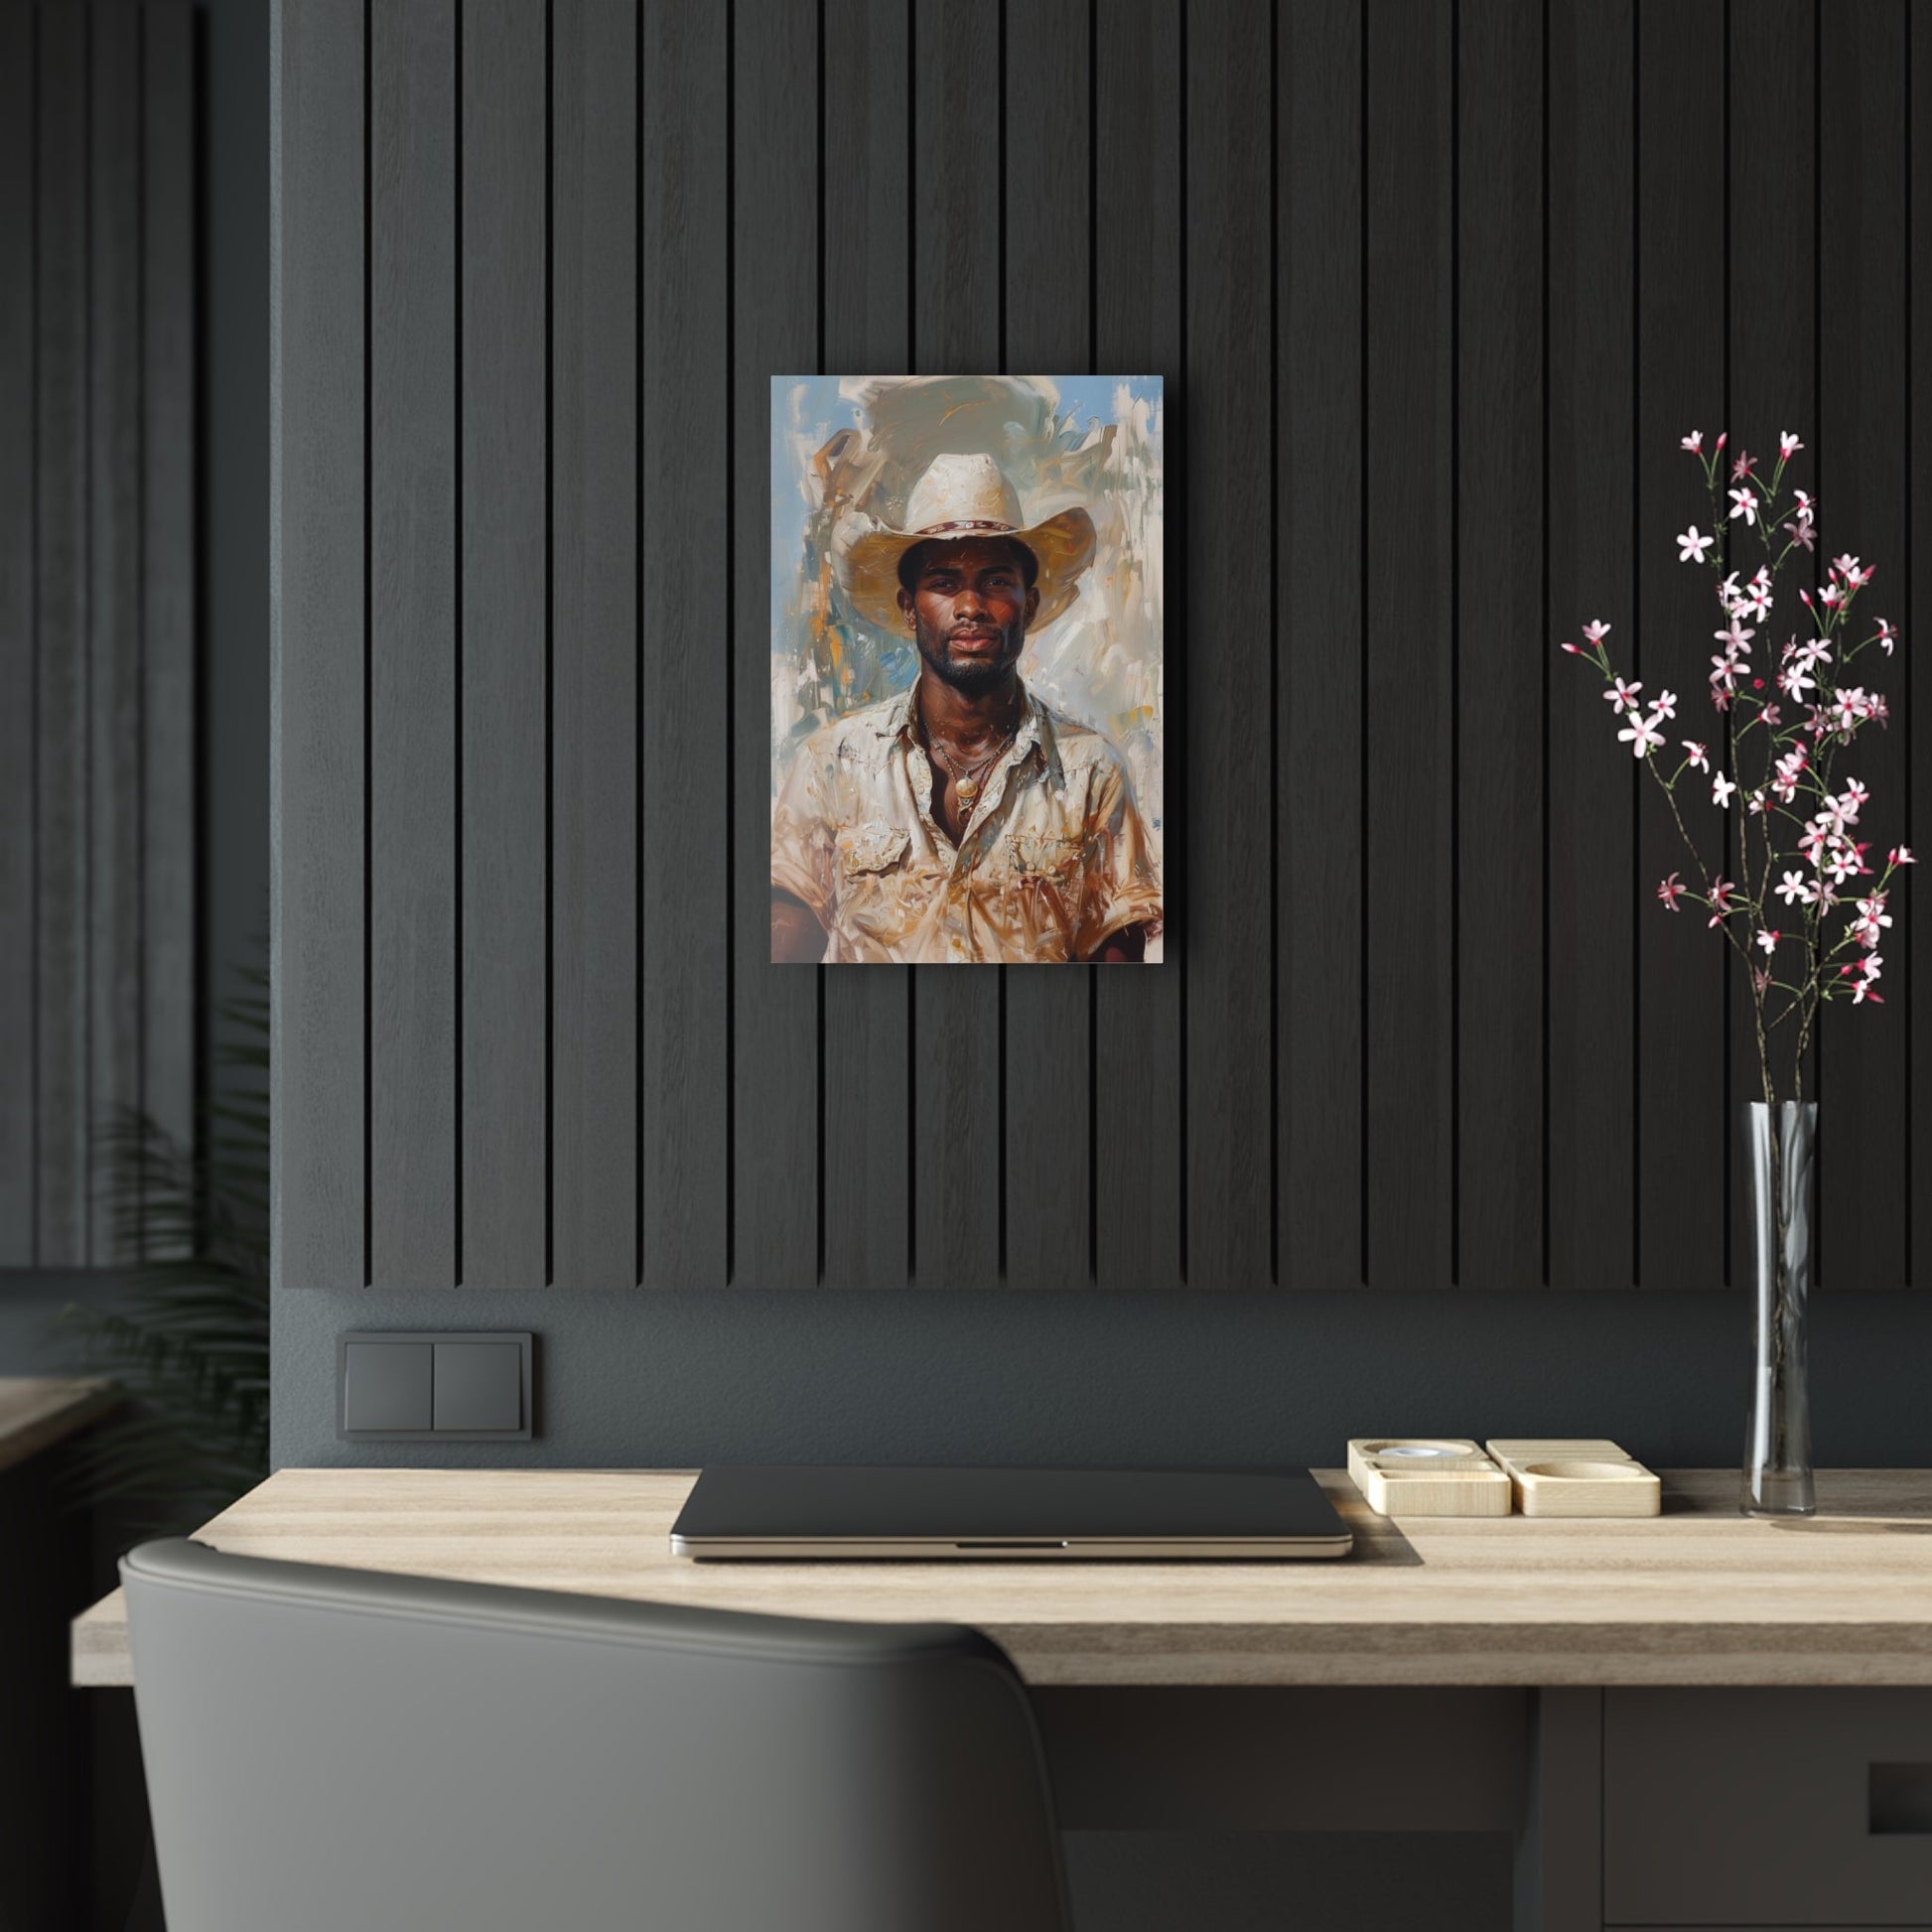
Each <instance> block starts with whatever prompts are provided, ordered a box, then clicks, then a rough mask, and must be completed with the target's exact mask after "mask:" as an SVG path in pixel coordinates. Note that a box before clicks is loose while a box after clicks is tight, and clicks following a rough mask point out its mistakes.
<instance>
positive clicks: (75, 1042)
mask: <svg viewBox="0 0 1932 1932" xmlns="http://www.w3.org/2000/svg"><path fill="white" fill-rule="evenodd" d="M38 20H39V27H40V97H39V105H40V122H39V126H40V152H39V169H40V174H39V182H40V197H39V210H38V212H39V223H40V225H39V230H38V234H37V237H36V251H35V282H36V293H37V296H38V298H39V300H38V308H39V325H40V349H39V376H40V380H39V396H38V413H37V419H36V424H35V449H36V454H37V458H38V465H39V473H40V475H39V487H38V491H37V496H36V527H37V531H38V536H39V541H38V544H37V546H36V556H35V590H36V621H37V624H38V630H39V639H38V645H37V649H36V665H35V703H36V710H37V713H38V732H37V737H38V744H37V748H36V761H35V771H36V786H35V832H36V846H37V864H36V870H35V881H36V890H35V908H34V914H35V927H36V931H35V976H36V982H37V995H36V1000H35V1009H36V1011H35V1039H36V1054H35V1063H34V1082H35V1111H36V1117H37V1119H38V1122H39V1129H40V1133H39V1149H40V1152H39V1159H38V1162H37V1164H36V1165H37V1168H38V1171H39V1183H40V1184H39V1201H38V1223H37V1234H36V1244H35V1245H36V1249H37V1255H36V1259H37V1260H39V1261H40V1262H41V1263H42V1264H43V1265H45V1266H53V1267H78V1266H82V1265H84V1264H85V1262H86V1260H87V1258H88V1248H89V1239H88V1237H89V1233H90V1229H89V1227H88V1216H87V1195H88V1187H87V1158H86V1120H87V1108H88V1102H89V1099H90V1097H91V1096H90V1093H89V1085H88V1079H87V993H88V987H89V977H90V976H89V970H88V958H87V917H88V911H89V885H88V865H87V860H88V856H89V855H88V853H87V804H88V797H87V720H88V706H89V701H90V693H89V690H88V686H87V670H88V658H89V649H88V633H87V628H86V626H87V590H88V584H87V571H88V554H87V523H88V513H89V508H90V505H89V503H88V500H87V482H86V478H87V468H86V451H87V375H88V369H87V328H88V320H89V318H88V313H87V256H86V238H87V160H88V153H87V134H88V115H87V96H88V62H87V26H88V21H89V13H88V12H87V11H86V10H83V9H81V8H77V7H76V8H70V9H58V8H49V9H44V10H42V11H41V12H40V13H39V16H38Z"/></svg>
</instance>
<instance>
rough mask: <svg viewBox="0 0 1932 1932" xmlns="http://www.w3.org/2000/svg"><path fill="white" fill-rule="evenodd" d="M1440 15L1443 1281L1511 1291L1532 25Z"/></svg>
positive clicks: (1534, 654)
mask: <svg viewBox="0 0 1932 1932" xmlns="http://www.w3.org/2000/svg"><path fill="white" fill-rule="evenodd" d="M1457 20H1458V23H1459V31H1460V35H1461V45H1460V47H1459V48H1458V49H1457V54H1456V71H1457V76H1458V103H1457V105H1458V112H1457V129H1458V141H1459V146H1460V152H1459V153H1458V155H1457V157H1456V161H1457V184H1458V194H1459V197H1460V207H1459V210H1458V214H1457V225H1456V239H1457V247H1456V264H1455V279H1456V301H1457V324H1456V348H1457V354H1456V371H1455V379H1456V382H1457V384H1458V412H1457V419H1456V420H1457V424H1458V431H1457V437H1456V448H1457V465H1456V471H1455V475H1454V479H1453V487H1454V491H1455V500H1456V504H1457V514H1456V547H1457V566H1456V639H1457V644H1456V659H1455V671H1456V692H1457V709H1456V731H1457V755H1456V784H1455V787H1454V792H1453V801H1452V802H1453V808H1454V812H1455V826H1456V842H1457V857H1456V898H1457V914H1456V941H1457V947H1458V970H1457V974H1456V994H1457V1002H1456V1013H1455V1028H1456V1054H1457V1058H1456V1065H1457V1078H1456V1108H1457V1114H1456V1122H1455V1147H1456V1168H1455V1189H1456V1214H1457V1230H1458V1234H1457V1243H1456V1249H1457V1252H1456V1279H1457V1281H1458V1283H1459V1284H1460V1285H1461V1286H1462V1287H1465V1288H1522V1287H1526V1286H1529V1285H1532V1284H1535V1283H1539V1282H1541V1281H1542V1280H1543V1255H1544V1225H1543V1216H1544V1188H1543V1149H1544V1135H1545V1122H1544V1114H1543V1093H1544V1085H1543V1079H1544V1068H1543V1023H1544V1013H1543V998H1544V992H1543V989H1544V976H1543V930H1544V904H1543V826H1542V823H1541V818H1542V815H1541V813H1539V812H1535V811H1531V810H1526V809H1525V800H1526V797H1529V796H1534V795H1535V794H1536V793H1537V792H1538V791H1539V790H1540V789H1541V781H1542V778H1543V770H1542V764H1543V753H1544V733H1545V729H1546V726H1545V715H1544V697H1543V681H1544V678H1545V676H1546V675H1547V674H1548V672H1549V670H1550V668H1551V666H1550V663H1549V654H1550V647H1549V644H1548V642H1547V640H1546V638H1545V635H1544V627H1543V585H1542V562H1543V556H1544V547H1543V546H1544V529H1543V467H1542V466H1543V404H1544V396H1543V369H1544V345H1543V275H1544V263H1543V237H1544V195H1545V187H1544V166H1543V132H1544V123H1543V116H1544V97H1543V68H1544V47H1543V21H1542V18H1541V15H1540V11H1539V10H1538V9H1536V8H1531V7H1522V6H1518V5H1516V4H1514V0H1465V4H1464V5H1463V6H1462V7H1461V8H1460V10H1459V12H1458V14H1457ZM1564 668H1565V669H1566V670H1568V669H1571V668H1572V666H1571V665H1570V663H1569V661H1568V660H1567V659H1566V661H1565V664H1564ZM1571 695H1572V696H1573V697H1575V696H1580V694H1579V693H1577V692H1574V691H1573V692H1572V694H1571Z"/></svg>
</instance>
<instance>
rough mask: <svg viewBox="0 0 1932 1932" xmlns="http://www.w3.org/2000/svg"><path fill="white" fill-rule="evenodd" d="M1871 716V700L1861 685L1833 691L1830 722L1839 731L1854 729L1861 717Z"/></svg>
mask: <svg viewBox="0 0 1932 1932" xmlns="http://www.w3.org/2000/svg"><path fill="white" fill-rule="evenodd" d="M1870 716H1871V700H1870V699H1869V698H1867V697H1866V696H1865V694H1864V687H1863V685H1857V684H1855V685H1853V686H1852V688H1851V689H1850V690H1843V689H1841V690H1839V691H1836V692H1834V693H1833V696H1832V703H1831V717H1832V724H1833V725H1834V727H1835V728H1836V729H1838V730H1839V731H1844V732H1849V731H1856V730H1857V729H1858V726H1859V723H1860V721H1861V720H1862V719H1864V718H1868V717H1870Z"/></svg>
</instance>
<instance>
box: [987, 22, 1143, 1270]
mask: <svg viewBox="0 0 1932 1932" xmlns="http://www.w3.org/2000/svg"><path fill="white" fill-rule="evenodd" d="M1087 26H1088V10H1087V7H1086V5H1085V4H1084V0H1009V4H1008V8H1007V46H1006V64H1007V70H1006V135H1005V140H1006V174H1005V198H1006V199H1005V212H1004V220H1005V226H1006V238H1007V248H1006V254H1005V257H1004V259H1003V262H1002V273H1001V277H1000V281H1001V287H1002V290H1003V292H1004V296H1005V302H1006V316H1005V336H1006V356H1005V364H1004V366H1005V367H1007V368H1009V369H1014V370H1018V371H1021V372H1023V373H1026V372H1031V371H1035V370H1045V369H1065V370H1076V369H1083V368H1086V367H1087V357H1088V354H1089V351H1090V348H1091V343H1092V329H1091V318H1090V315H1089V302H1088V298H1089V292H1090V289H1091V276H1090V263H1089V262H1088V259H1087V237H1088V212H1089V206H1090V202H1091V198H1092V195H1093V192H1094V184H1093V182H1092V181H1091V179H1090V177H1089V170H1088V154H1089V134H1090V129H1089V127H1088V120H1087V115H1088V92H1089V90H1088V88H1087V87H1086V85H1085V84H1084V81H1085V76H1086V73H1087V66H1088V61H1089V58H1090V54H1091V50H1090V49H1089V48H1088V46H1087ZM1046 182H1050V183H1052V184H1053V192H1052V193H1050V194H1046V195H1040V194H1037V193H1035V185H1036V184H1039V183H1046ZM1009 264H1010V266H1009ZM1153 970H1155V971H1157V972H1166V971H1167V970H1168V969H1167V968H1165V967H1157V968H1154V969H1153ZM1000 974H1001V979H1002V981H1003V984H1004V990H1005V997H1006V1014H1007V1024H1006V1120H1005V1131H1004V1132H1003V1134H1002V1135H1001V1150H1000V1158H1001V1159H1002V1160H1003V1161H1004V1162H1005V1164H1006V1281H1007V1284H1008V1286H1010V1287H1013V1288H1041V1289H1068V1288H1085V1287H1088V1286H1090V1285H1091V1282H1092V1261H1091V1256H1090V1254H1089V1215H1088V1206H1089V1200H1090V1191H1089V1189H1090V1175H1089V1157H1090V1152H1091V1149H1092V1145H1093V1134H1092V1113H1091V1087H1090V1080H1089V1067H1088V1035H1089V1031H1090V1029H1089V1025H1088V1020H1089V1009H1090V1007H1091V1005H1092V1002H1093V1000H1094V999H1095V997H1096V992H1097V989H1096V988H1095V987H1094V985H1093V983H1092V976H1091V975H1090V974H1087V973H1077V972H1076V973H1056V972H1050V971H1046V970H1037V971H1036V970H1035V969H1034V968H1032V967H1015V968H1011V969H1009V968H1007V967H1004V966H1003V967H1002V968H1001V969H1000Z"/></svg>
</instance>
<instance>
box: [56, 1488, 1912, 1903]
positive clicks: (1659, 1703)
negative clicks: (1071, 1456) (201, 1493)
mask: <svg viewBox="0 0 1932 1932" xmlns="http://www.w3.org/2000/svg"><path fill="white" fill-rule="evenodd" d="M1317 1473H1318V1474H1319V1476H1320V1479H1321V1481H1322V1483H1323V1485H1324V1486H1325V1487H1326V1488H1327V1490H1328V1492H1329V1494H1330V1495H1331V1496H1333V1497H1334V1499H1335V1501H1336V1503H1337V1505H1338V1506H1339V1508H1340V1509H1341V1512H1342V1514H1343V1516H1344V1517H1345V1518H1346V1519H1347V1521H1348V1522H1349V1524H1350V1525H1351V1527H1353V1529H1354V1530H1355V1531H1356V1534H1357V1539H1358V1543H1357V1554H1356V1555H1355V1556H1354V1557H1353V1558H1350V1559H1346V1560H1343V1561H1339V1562H1308V1563H1286V1564H1132V1565H1129V1564H1085V1563H1012V1564H1005V1563H923V1564H796V1563H778V1564H693V1563H690V1562H687V1561H685V1560H682V1559H679V1558H674V1557H672V1556H671V1554H670V1549H669V1535H670V1525H671V1519H672V1518H673V1517H674V1516H675V1515H676V1513H677V1510H678V1506H679V1505H680V1503H681V1502H682V1501H683V1499H684V1496H685V1494H686V1492H687V1491H688V1489H689V1487H690V1485H691V1482H692V1480H693V1478H692V1476H691V1474H690V1473H688V1472H676V1471H669V1470H645V1471H629V1472H625V1471H615V1470H612V1471H544V1470H512V1471H502V1470H492V1471H459V1470H409V1469H285V1470H282V1471H281V1472H280V1473H279V1474H277V1475H274V1476H271V1477H270V1478H269V1479H268V1480H267V1481H266V1482H264V1483H262V1484H261V1485H260V1486H259V1487H258V1488H256V1489H254V1490H253V1491H251V1492H250V1493H249V1494H248V1495H247V1496H244V1497H243V1498H242V1499H241V1500H240V1501H239V1502H238V1503H236V1504H235V1505H234V1506H233V1507H232V1508H230V1509H228V1510H226V1511H224V1512H223V1513H222V1514H221V1515H220V1516H217V1517H216V1518H215V1519H214V1520H213V1521H212V1522H211V1523H209V1524H208V1525H207V1528H206V1529H205V1530H204V1531H203V1532H202V1535H203V1537H204V1538H205V1540H206V1541H207V1542H209V1543H211V1544H213V1545H214V1546H215V1547H216V1548H218V1549H222V1550H229V1551H234V1552H237V1553H240V1554H244V1555H253V1556H265V1557H279V1558H283V1559H288V1560H293V1561H299V1562H308V1563H334V1564H345V1565H349V1566H356V1567H361V1568H366V1569H375V1570H392V1571H402V1572H408V1573H414V1574H417V1575H421V1576H430V1577H449V1578H456V1579H461V1580H466V1581H472V1582H479V1583H494V1584H518V1585H531V1586H536V1587H544V1588H551V1589H565V1590H586V1591H590V1592H592V1593H594V1594H600V1595H611V1596H634V1597H643V1598H654V1599H658V1600H662V1601H672V1602H687V1603H702V1604H711V1605H717V1606H720V1607H724V1608H730V1609H748V1610H771V1611H782V1612H789V1613H793V1614H803V1615H824V1616H842V1617H864V1618H941V1619H949V1620H956V1621H960V1622H964V1623H970V1624H974V1625H977V1626H978V1627H979V1628H981V1629H983V1630H985V1631H987V1632H988V1633H989V1634H990V1635H992V1636H993V1637H995V1638H996V1639H997V1640H998V1641H999V1642H1000V1643H1001V1644H1002V1645H1003V1646H1004V1647H1005V1648H1006V1650H1007V1651H1008V1653H1009V1654H1010V1655H1011V1656H1012V1657H1013V1659H1014V1661H1015V1663H1016V1664H1018V1666H1019V1667H1020V1669H1021V1671H1022V1672H1023V1673H1024V1674H1025V1676H1026V1677H1027V1679H1028V1681H1029V1682H1030V1683H1031V1684H1032V1685H1033V1686H1035V1707H1036V1709H1037V1711H1038V1713H1039V1718H1040V1725H1041V1731H1042V1735H1043V1737H1044V1740H1045V1745H1046V1750H1047V1755H1048V1759H1049V1762H1050V1765H1051V1770H1052V1778H1053V1786H1054V1797H1055V1804H1056V1807H1057V1809H1058V1813H1059V1817H1060V1820H1061V1823H1062V1824H1063V1825H1064V1826H1065V1827H1066V1828H1067V1829H1069V1830H1075V1831H1077V1830H1082V1829H1088V1830H1135V1829H1148V1830H1160V1829H1170V1830H1174V1829H1177V1830H1187V1829H1196V1830H1199V1829H1213V1830H1223V1831H1225V1830H1229V1829H1235V1830H1240V1829H1246V1830H1275V1831H1302V1832H1308V1831H1371V1832H1376V1831H1379V1832H1387V1831H1433V1832H1500V1833H1508V1834H1511V1835H1513V1837H1514V1841H1515V1848H1516V1849H1515V1885H1516V1890H1515V1906H1514V1911H1515V1926H1516V1932H1605V1928H1606V1927H1620V1926H1627V1925H1639V1924H1640V1925H1646V1926H1676V1927H1692V1926H1701V1927H1719V1926H1724V1927H1730V1928H1749V1927H1763V1926H1769V1925H1774V1924H1775V1925H1778V1926H1805V1925H1808V1926H1811V1927H1814V1928H1816V1932H1825V1928H1827V1927H1842V1926H1845V1925H1867V1926H1871V1925H1890V1926H1893V1927H1903V1926H1918V1927H1923V1928H1925V1929H1926V1932H1932V1816H1928V1817H1927V1818H1925V1819H1924V1820H1922V1821H1921V1820H1919V1819H1918V1817H1917V1814H1916V1812H1915V1811H1914V1810H1913V1809H1912V1808H1913V1807H1915V1806H1918V1805H1920V1804H1922V1803H1923V1798H1922V1795H1920V1793H1919V1785H1918V1783H1917V1782H1915V1780H1917V1779H1918V1776H1919V1773H1920V1772H1922V1771H1924V1772H1932V1690H1928V1689H1917V1690H1914V1689H1892V1688H1878V1687H1894V1686H1932V1474H1928V1473H1924V1472H1910V1471H1888V1470H1871V1471H1850V1470H1842V1471H1832V1472H1827V1473H1825V1474H1822V1475H1821V1476H1820V1477H1819V1482H1818V1490H1819V1502H1820V1508H1821V1512H1822V1513H1821V1514H1820V1515H1819V1516H1818V1517H1816V1518H1814V1519H1812V1520H1811V1521H1808V1522H1784V1523H1775V1522H1754V1521H1749V1520H1747V1519H1745V1518H1742V1517H1740V1516H1738V1514H1737V1513H1736V1490H1737V1477H1736V1474H1735V1472H1734V1471H1732V1470H1728V1469H1725V1470H1693V1471H1678V1472H1670V1471H1667V1472H1665V1475H1664V1513H1663V1515H1662V1516H1660V1517H1657V1518H1654V1519H1650V1520H1644V1521H1632V1522H1569V1523H1566V1522H1560V1521H1554V1522H1553V1521H1550V1520H1547V1519H1544V1520H1530V1519H1525V1518H1506V1519H1502V1520H1493V1519H1490V1520H1464V1521H1455V1520H1449V1519H1441V1520H1437V1521H1434V1522H1429V1523H1417V1524H1415V1525H1412V1526H1411V1527H1410V1528H1409V1529H1408V1530H1407V1531H1404V1530H1402V1529H1398V1528H1397V1527H1396V1526H1394V1525H1393V1524H1390V1523H1387V1522H1385V1521H1383V1520H1382V1519H1381V1518H1379V1517H1376V1516H1374V1515H1372V1514H1371V1513H1370V1512H1369V1511H1368V1510H1367V1509H1366V1508H1365V1507H1364V1505H1363V1504H1362V1503H1361V1501H1360V1499H1359V1498H1358V1497H1357V1496H1356V1494H1355V1491H1354V1489H1353V1487H1352V1485H1351V1484H1350V1483H1349V1481H1348V1479H1347V1476H1346V1475H1345V1474H1344V1473H1343V1472H1341V1471H1338V1470H1322V1471H1318V1472H1317ZM72 1670H73V1678H74V1682H75V1683H77V1684H126V1683H128V1682H129V1681H130V1675H129V1664H128V1652H127V1627H126V1620H125V1615H124V1610H123V1605H122V1602H121V1598H120V1596H119V1594H118V1592H117V1593H116V1594H114V1595H112V1596H109V1597H106V1598H105V1599H103V1600H102V1601H101V1602H99V1603H97V1604H95V1605H94V1607H93V1608H92V1609H90V1610H88V1611H87V1612H86V1613H85V1614H84V1615H82V1616H80V1617H78V1618H77V1619H76V1620H75V1622H74V1625H73V1642H72ZM1665 1686H1668V1687H1681V1688H1671V1689H1658V1688H1653V1687H1665ZM1756 1686H1765V1687H1789V1688H1775V1689H1751V1688H1742V1687H1756ZM1796 1687H1812V1688H1803V1689H1801V1688H1796ZM1817 1687H1832V1688H1817ZM1873 1766H1881V1767H1883V1768H1884V1769H1885V1770H1886V1771H1888V1772H1896V1773H1898V1774H1899V1777H1898V1780H1894V1782H1895V1783H1896V1784H1897V1787H1898V1790H1899V1791H1900V1792H1902V1794H1903V1795H1902V1797H1895V1798H1894V1799H1893V1800H1890V1801H1888V1802H1893V1803H1894V1804H1902V1805H1903V1806H1904V1807H1905V1810H1906V1812H1907V1814H1908V1815H1906V1816H1905V1817H1904V1820H1903V1829H1902V1830H1901V1829H1900V1825H1899V1822H1898V1821H1897V1820H1896V1819H1893V1820H1891V1821H1890V1822H1888V1823H1881V1822H1879V1819H1878V1813H1877V1804H1878V1787H1877V1785H1876V1784H1875V1783H1874V1782H1873V1776H1872V1767H1873ZM1899 1780H1902V1782H1900V1781H1899ZM1888 1788H1889V1787H1888ZM1392 1794H1393V1795H1392Z"/></svg>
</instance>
